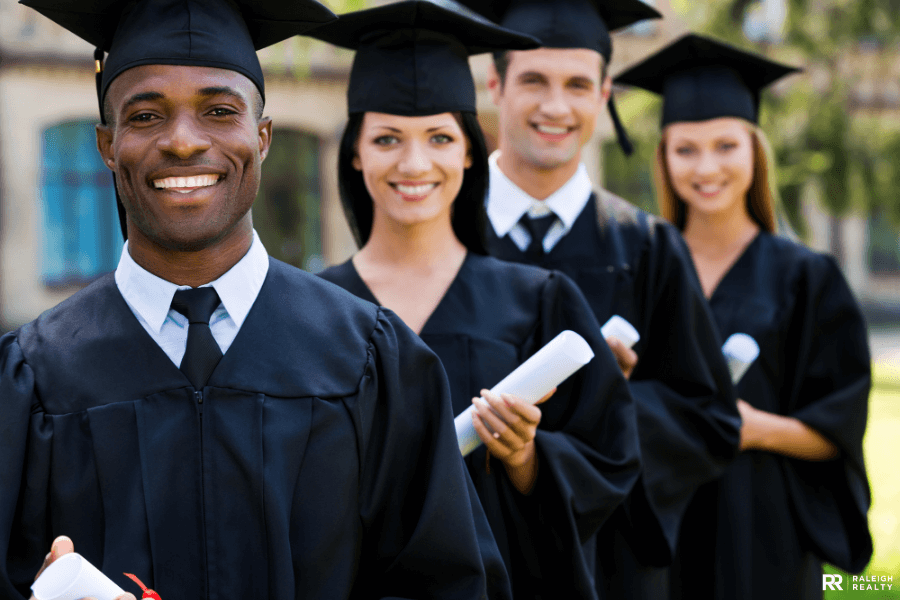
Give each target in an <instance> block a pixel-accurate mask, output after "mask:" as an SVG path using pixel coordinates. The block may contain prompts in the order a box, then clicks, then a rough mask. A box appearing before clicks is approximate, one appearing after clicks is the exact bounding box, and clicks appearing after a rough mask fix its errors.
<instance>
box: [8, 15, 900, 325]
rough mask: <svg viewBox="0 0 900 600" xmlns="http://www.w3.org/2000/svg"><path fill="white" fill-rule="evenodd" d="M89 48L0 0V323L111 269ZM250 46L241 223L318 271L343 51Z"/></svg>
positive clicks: (482, 65)
mask: <svg viewBox="0 0 900 600" xmlns="http://www.w3.org/2000/svg"><path fill="white" fill-rule="evenodd" d="M383 3H385V2H384V0H373V1H372V2H370V4H383ZM650 3H651V4H655V5H656V7H657V8H658V9H659V10H660V11H661V12H663V14H664V15H665V19H664V20H662V21H657V22H646V23H642V24H638V25H636V26H634V27H632V28H630V29H628V30H626V31H624V32H620V33H618V34H616V39H615V44H614V45H615V53H614V56H613V65H612V66H613V73H615V72H618V71H620V70H621V69H622V68H623V67H625V66H626V65H628V64H630V63H632V62H634V61H636V60H638V59H640V58H641V57H643V56H645V55H647V54H649V53H651V52H653V51H655V50H656V49H658V48H659V47H661V46H663V45H665V44H666V43H667V42H668V41H670V40H671V39H673V38H674V37H675V36H677V35H680V34H681V33H682V32H683V31H685V29H686V27H685V25H684V24H683V23H681V22H680V21H679V20H678V19H677V18H676V17H675V16H674V15H673V14H672V9H671V7H670V6H669V2H668V0H656V2H650ZM92 50H93V49H92V48H90V47H89V46H88V44H86V43H85V42H83V41H82V40H80V39H78V38H77V37H76V36H74V35H72V34H70V33H68V32H67V31H65V30H63V29H62V28H60V27H58V26H56V25H55V24H53V23H51V22H49V21H48V20H47V19H45V18H43V17H41V16H40V15H38V14H37V13H36V12H34V11H32V10H30V9H26V8H24V7H22V6H19V5H18V4H17V3H16V0H0V330H9V329H12V328H15V327H17V326H19V325H21V324H23V323H25V322H27V321H29V320H31V319H33V318H35V317H36V316H37V315H39V314H40V313H41V312H43V311H44V310H47V309H48V308H51V307H52V306H54V305H55V304H57V303H58V302H60V301H61V300H63V299H64V298H66V297H68V296H69V295H71V294H72V293H74V292H75V291H76V290H78V289H80V288H81V287H83V286H85V285H87V284H88V283H89V282H90V281H92V280H94V279H96V278H97V277H99V276H100V275H102V274H104V273H106V272H109V271H111V270H113V269H114V268H115V265H116V264H117V262H118V257H119V254H120V253H121V248H122V241H121V235H120V233H119V225H118V222H117V216H116V211H115V200H114V196H113V192H112V180H111V175H110V173H109V171H108V170H107V169H106V167H105V166H104V165H103V164H102V162H101V161H100V158H99V155H98V153H97V151H96V143H95V134H94V127H95V124H96V123H97V121H98V108H97V99H96V95H95V87H94V66H93V64H94V63H93V56H92ZM260 57H261V61H262V63H263V66H264V69H265V71H266V110H265V114H266V115H267V116H269V117H271V118H272V120H273V126H274V133H273V142H272V147H271V150H270V154H269V156H268V158H267V159H266V161H265V162H264V163H263V183H262V187H261V190H260V194H259V197H258V198H257V201H256V204H255V205H254V208H253V218H254V226H255V227H256V229H257V231H258V232H259V234H260V237H261V238H262V240H263V242H264V244H265V246H266V249H267V250H268V251H269V253H270V254H271V255H272V256H274V257H276V258H279V259H281V260H285V261H286V262H289V263H292V264H294V265H296V266H298V267H301V268H305V269H308V270H311V271H318V270H320V269H321V268H323V267H325V266H327V265H330V264H335V263H337V262H340V261H343V260H345V259H346V258H347V257H349V256H350V255H351V254H352V253H353V252H354V250H355V249H356V246H355V243H354V242H353V238H352V236H351V235H350V232H349V229H348V227H347V225H346V222H345V220H344V216H343V211H342V208H341V203H340V199H339V197H338V188H337V175H336V173H337V151H338V144H339V141H340V136H341V133H342V130H343V127H344V124H345V122H346V100H345V90H346V79H347V75H348V73H349V65H350V60H351V58H352V55H351V54H350V53H348V52H345V51H341V50H335V49H333V48H330V47H328V46H326V45H324V44H318V43H311V42H310V41H309V40H304V39H301V38H293V39H292V40H288V41H286V42H283V43H281V44H277V45H275V46H273V47H271V48H268V49H266V50H264V51H263V52H261V53H260ZM489 62H490V58H489V57H488V56H479V57H474V58H473V59H472V68H473V73H474V75H475V80H476V83H477V86H478V104H479V111H480V114H479V118H480V121H481V123H482V126H483V128H484V130H485V134H486V137H487V139H488V143H489V145H491V146H492V145H493V144H494V140H495V139H496V128H497V116H496V111H495V109H494V106H493V104H492V103H491V101H490V97H489V95H488V93H487V90H486V89H485V81H486V73H487V70H488V65H489ZM894 81H900V76H897V77H894ZM895 109H896V108H895ZM597 129H598V130H597V133H596V135H595V137H594V139H593V140H592V142H591V143H590V144H589V145H588V146H587V147H586V149H585V152H584V159H585V163H586V165H587V166H588V170H589V173H590V175H591V177H592V179H593V180H594V181H596V182H602V181H604V179H606V178H610V177H612V178H618V179H620V180H624V181H626V182H629V183H630V182H632V181H633V182H634V185H636V186H638V188H640V189H644V188H646V186H647V185H649V168H648V167H649V165H634V164H631V165H629V166H620V165H622V164H623V163H621V161H620V159H619V158H615V157H616V156H617V154H614V153H618V151H617V150H615V148H614V143H613V142H612V141H611V140H613V138H614V134H613V131H612V126H611V123H610V122H609V119H608V117H606V116H605V115H603V116H601V118H600V119H598V128H597ZM604 165H606V167H607V168H605V169H604V168H603V167H604ZM610 167H612V168H610ZM641 186H643V187H641ZM636 195H640V194H637V192H636ZM648 208H652V207H648ZM815 218H816V216H815V214H813V219H815ZM846 227H847V228H848V235H857V234H859V235H862V236H863V238H864V240H863V239H861V240H860V246H859V248H861V254H862V255H863V258H862V259H860V260H862V263H861V264H863V265H864V273H865V274H864V276H863V277H856V278H855V279H854V278H853V277H851V280H853V281H854V283H856V284H857V287H858V290H859V289H861V290H863V293H865V290H866V289H868V288H867V287H866V286H869V287H871V285H872V281H873V276H870V273H871V272H872V269H871V268H870V267H869V266H867V265H868V264H869V263H870V262H871V261H870V260H869V259H868V258H867V257H868V256H869V253H868V250H867V249H868V247H869V246H868V239H869V238H870V237H871V236H870V235H869V233H868V231H869V229H868V228H869V227H870V225H869V222H868V220H866V219H862V221H861V222H853V221H852V219H851V222H850V223H849V224H847V225H846ZM854 228H855V229H854ZM825 230H827V228H825V229H824V230H823V231H825ZM854 232H855V233H854ZM860 232H861V233H860ZM894 242H895V245H896V235H895V239H894ZM821 245H823V246H825V247H827V240H826V241H824V242H821ZM898 256H900V250H898ZM846 264H847V262H846V261H845V265H846ZM888 270H889V271H890V269H888ZM897 271H898V272H900V264H898V265H897ZM879 276H880V275H879ZM890 276H893V275H890ZM860 286H861V287H860Z"/></svg>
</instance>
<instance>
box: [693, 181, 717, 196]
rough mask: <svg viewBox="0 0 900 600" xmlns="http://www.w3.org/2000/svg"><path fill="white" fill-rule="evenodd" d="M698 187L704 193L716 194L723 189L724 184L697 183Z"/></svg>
mask: <svg viewBox="0 0 900 600" xmlns="http://www.w3.org/2000/svg"><path fill="white" fill-rule="evenodd" d="M697 189H698V190H700V192H701V193H703V194H715V193H716V192H718V191H719V190H720V189H722V186H721V185H719V184H718V183H707V184H705V185H697Z"/></svg>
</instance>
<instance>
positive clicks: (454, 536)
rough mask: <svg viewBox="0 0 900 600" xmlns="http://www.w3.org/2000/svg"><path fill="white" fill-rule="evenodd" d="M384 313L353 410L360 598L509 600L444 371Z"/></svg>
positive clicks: (370, 348)
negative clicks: (356, 428) (360, 530)
mask: <svg viewBox="0 0 900 600" xmlns="http://www.w3.org/2000/svg"><path fill="white" fill-rule="evenodd" d="M379 311H380V312H379V318H378V321H377V325H376V327H375V331H374V332H373V334H372V337H371V339H370V346H369V362H368V366H367V369H366V373H365V375H364V376H363V380H362V382H361V385H360V393H359V402H358V404H357V405H356V407H355V408H354V407H351V410H355V411H356V418H357V420H358V423H359V429H360V432H361V433H360V437H361V440H360V444H359V445H360V448H361V454H362V456H361V457H360V464H361V465H362V467H361V468H362V473H361V483H360V491H359V494H360V518H361V520H362V523H363V527H364V536H363V540H362V547H361V548H360V553H359V556H360V562H361V564H360V567H359V575H358V580H357V582H356V584H355V585H354V588H355V590H357V591H358V592H359V593H361V595H362V597H367V598H383V599H388V598H390V599H406V598H409V599H412V598H438V599H443V598H447V599H456V598H459V599H462V598H466V599H471V598H486V597H488V594H487V589H488V588H487V587H486V582H488V583H489V584H490V586H491V591H492V593H491V596H490V597H491V598H509V597H511V595H510V592H509V587H508V586H509V583H508V580H507V578H506V573H505V570H504V568H503V565H502V562H501V560H500V558H499V551H497V549H496V545H495V544H494V542H493V539H492V538H490V534H489V530H485V529H484V527H486V522H485V517H484V514H483V512H480V505H479V504H478V501H477V499H476V498H473V497H471V496H470V494H473V493H474V491H473V490H472V488H471V483H470V481H469V480H468V476H467V475H466V474H465V472H464V471H465V467H464V464H463V461H462V457H461V456H460V454H459V449H458V447H457V443H456V434H455V429H454V427H453V424H452V423H453V416H452V412H451V408H450V399H449V388H448V386H447V379H446V375H445V374H444V371H443V368H442V366H441V364H440V361H439V360H438V358H437V357H436V356H435V355H434V354H433V353H432V352H431V350H429V349H428V348H427V346H425V345H424V343H423V342H422V341H421V340H420V339H419V338H418V337H417V336H415V334H413V333H412V332H411V331H410V330H409V328H408V327H406V326H405V325H404V324H403V323H402V322H401V321H400V319H399V318H398V317H396V315H394V314H393V313H392V312H391V311H389V310H387V309H379ZM473 510H474V511H478V512H479V514H477V515H475V516H474V517H473ZM476 521H477V522H479V523H481V525H482V526H483V527H482V528H481V529H480V530H479V529H476ZM485 535H487V537H488V538H490V539H489V540H488V541H487V542H485ZM479 542H482V545H479Z"/></svg>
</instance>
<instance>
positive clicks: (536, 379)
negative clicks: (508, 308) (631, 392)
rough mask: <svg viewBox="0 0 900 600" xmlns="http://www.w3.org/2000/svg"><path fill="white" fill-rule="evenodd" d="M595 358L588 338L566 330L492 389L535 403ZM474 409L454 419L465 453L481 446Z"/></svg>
mask: <svg viewBox="0 0 900 600" xmlns="http://www.w3.org/2000/svg"><path fill="white" fill-rule="evenodd" d="M593 357H594V352H593V351H592V350H591V347H590V346H588V343H587V342H586V341H584V338H583V337H581V336H580V335H578V334H577V333H575V332H574V331H568V330H566V331H563V332H562V333H560V334H559V335H558V336H556V337H555V338H553V339H552V340H550V341H549V342H548V343H547V344H546V345H545V346H544V347H543V348H541V349H540V350H538V351H537V352H535V353H534V355H532V356H531V358H529V359H528V360H526V361H525V362H523V363H522V364H521V365H519V366H518V368H517V369H516V370H515V371H513V372H512V373H510V374H509V375H507V376H506V377H504V378H503V381H501V382H500V383H498V384H497V385H495V386H494V387H492V388H491V391H492V392H494V393H495V394H512V395H514V396H518V397H519V398H521V399H522V400H524V401H526V402H528V403H530V404H534V403H535V402H537V401H538V400H540V399H541V398H543V397H544V396H546V395H547V394H548V393H550V390H552V389H553V388H555V387H556V386H558V385H559V384H560V383H562V382H563V381H565V380H566V379H568V378H569V376H570V375H572V373H574V372H575V371H577V370H578V369H580V368H581V367H583V366H584V365H586V364H587V363H588V362H589V361H590V360H591V359H592V358H593ZM473 410H475V406H474V405H472V406H469V407H468V408H467V409H466V410H464V411H462V412H461V413H460V414H459V415H458V416H457V417H456V419H454V424H455V425H456V439H457V441H458V442H459V451H460V452H461V453H462V455H463V456H466V455H467V454H469V453H470V452H471V451H472V450H474V449H475V448H477V447H478V446H480V445H481V438H480V437H478V432H477V431H475V425H473V424H472V411H473Z"/></svg>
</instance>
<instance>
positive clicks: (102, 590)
mask: <svg viewBox="0 0 900 600" xmlns="http://www.w3.org/2000/svg"><path fill="white" fill-rule="evenodd" d="M31 591H32V592H34V597H35V598H36V600H79V599H80V598H84V597H85V596H93V597H94V598H97V600H115V598H117V597H118V596H121V595H122V594H124V593H125V590H123V589H122V588H120V587H119V586H117V585H116V584H115V583H113V582H112V580H111V579H109V578H108V577H107V576H106V575H104V574H103V573H101V572H100V570H98V569H97V567H95V566H94V565H92V564H91V563H90V562H88V560H87V559H86V558H84V557H83V556H81V555H80V554H78V553H77V552H70V553H69V554H63V555H62V556H60V557H59V558H57V559H56V560H55V561H53V562H52V563H51V564H50V566H49V567H47V568H46V569H44V572H43V573H41V576H40V577H38V578H37V581H35V582H34V583H33V584H32V585H31Z"/></svg>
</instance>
